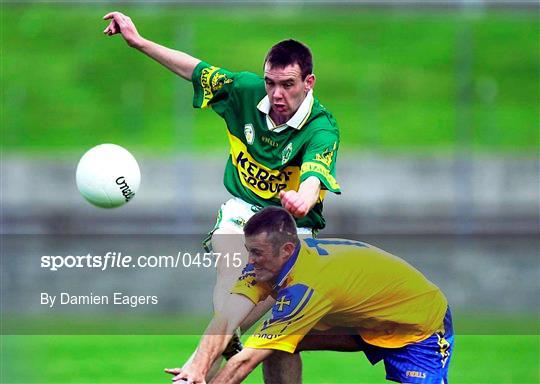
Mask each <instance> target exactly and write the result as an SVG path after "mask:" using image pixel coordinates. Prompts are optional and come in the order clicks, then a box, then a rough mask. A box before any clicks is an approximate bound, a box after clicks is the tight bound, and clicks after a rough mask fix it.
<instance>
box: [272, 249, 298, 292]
mask: <svg viewBox="0 0 540 384" xmlns="http://www.w3.org/2000/svg"><path fill="white" fill-rule="evenodd" d="M300 247H301V242H300V241H299V242H298V244H297V245H296V248H295V249H294V251H293V254H292V255H291V257H289V260H287V262H286V263H285V265H284V266H283V267H282V268H281V271H280V272H279V275H278V277H277V279H276V284H275V285H274V289H277V288H279V287H281V286H282V285H283V283H284V282H285V280H286V279H287V276H289V273H290V272H291V269H292V267H293V266H294V264H295V263H296V260H297V259H298V254H299V253H300Z"/></svg>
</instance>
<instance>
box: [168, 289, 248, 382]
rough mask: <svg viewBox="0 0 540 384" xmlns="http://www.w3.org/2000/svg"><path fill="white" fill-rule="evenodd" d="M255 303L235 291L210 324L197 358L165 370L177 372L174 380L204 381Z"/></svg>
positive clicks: (199, 347) (202, 339) (196, 355)
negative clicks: (182, 365) (184, 364)
mask: <svg viewBox="0 0 540 384" xmlns="http://www.w3.org/2000/svg"><path fill="white" fill-rule="evenodd" d="M254 307H255V304H254V303H253V301H251V300H250V299H248V298H247V297H245V296H243V295H239V294H235V293H231V295H230V296H229V298H228V300H227V302H226V303H225V305H224V306H223V308H224V309H223V311H222V312H221V313H216V314H214V317H213V318H212V321H210V324H209V325H208V327H207V328H206V330H205V332H204V335H203V337H202V338H201V342H200V343H199V346H198V348H197V352H196V353H195V357H194V358H193V361H192V362H191V363H190V364H189V363H188V365H187V366H185V367H184V368H182V369H180V368H174V369H166V370H165V372H167V373H170V374H173V375H175V377H174V378H173V381H181V380H184V379H187V381H190V382H193V383H204V380H205V376H206V374H207V372H208V370H209V369H210V367H211V366H212V364H213V362H214V361H215V360H216V358H218V357H219V356H220V355H221V353H222V352H223V351H224V350H225V347H226V346H227V344H228V343H229V340H230V339H231V337H232V335H233V333H234V331H235V329H236V328H238V327H239V325H240V324H241V323H242V321H244V319H245V318H246V316H247V315H248V314H249V313H250V312H251V310H252V309H253V308H254Z"/></svg>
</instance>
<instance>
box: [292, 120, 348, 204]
mask: <svg viewBox="0 0 540 384" xmlns="http://www.w3.org/2000/svg"><path fill="white" fill-rule="evenodd" d="M338 147H339V134H338V132H337V131H333V130H320V131H318V132H316V133H315V135H314V136H313V137H312V138H311V140H310V142H309V143H308V145H307V148H306V152H305V153H304V156H303V158H302V168H301V170H300V182H302V181H304V180H306V179H307V178H308V177H310V176H315V177H317V178H318V179H319V180H320V181H321V184H322V186H321V187H322V189H326V190H329V191H331V192H334V193H337V194H339V193H341V188H340V186H339V184H338V182H337V181H336V178H335V175H336V157H337V151H338Z"/></svg>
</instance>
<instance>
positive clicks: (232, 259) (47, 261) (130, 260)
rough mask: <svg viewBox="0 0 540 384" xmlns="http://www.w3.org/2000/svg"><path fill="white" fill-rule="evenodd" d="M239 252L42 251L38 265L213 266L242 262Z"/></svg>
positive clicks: (50, 267) (102, 267) (55, 268)
mask: <svg viewBox="0 0 540 384" xmlns="http://www.w3.org/2000/svg"><path fill="white" fill-rule="evenodd" d="M240 255H241V254H240V253H237V252H235V253H225V254H221V253H216V252H207V253H200V252H197V253H189V252H182V251H179V252H178V254H176V255H175V256H173V255H156V256H154V255H148V256H147V255H139V256H136V257H133V256H130V255H123V254H122V252H113V251H111V252H107V253H106V254H105V255H91V254H90V253H88V254H86V255H62V256H61V255H55V256H51V255H43V256H41V265H40V266H41V268H46V269H48V270H50V271H58V270H61V269H64V268H67V269H71V268H95V269H100V270H102V271H105V270H106V269H108V268H215V267H216V265H217V264H218V263H219V262H220V261H221V263H225V264H224V265H226V266H227V267H234V268H239V267H240V266H241V265H242V259H241V257H240Z"/></svg>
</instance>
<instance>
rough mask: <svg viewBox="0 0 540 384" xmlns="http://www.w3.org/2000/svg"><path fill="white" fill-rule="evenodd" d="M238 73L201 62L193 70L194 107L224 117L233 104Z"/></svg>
mask: <svg viewBox="0 0 540 384" xmlns="http://www.w3.org/2000/svg"><path fill="white" fill-rule="evenodd" d="M236 75H237V74H236V73H234V72H230V71H227V70H226V69H223V68H218V67H214V66H211V65H210V64H208V63H205V62H204V61H201V62H200V63H199V64H198V65H197V66H196V67H195V69H194V70H193V75H192V77H191V82H192V83H193V107H194V108H207V107H209V106H210V107H212V109H213V110H214V111H215V112H216V113H217V114H219V115H220V116H223V115H224V114H225V111H226V110H227V108H228V107H229V106H230V105H231V103H232V101H231V100H232V98H233V90H234V81H235V77H236Z"/></svg>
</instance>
